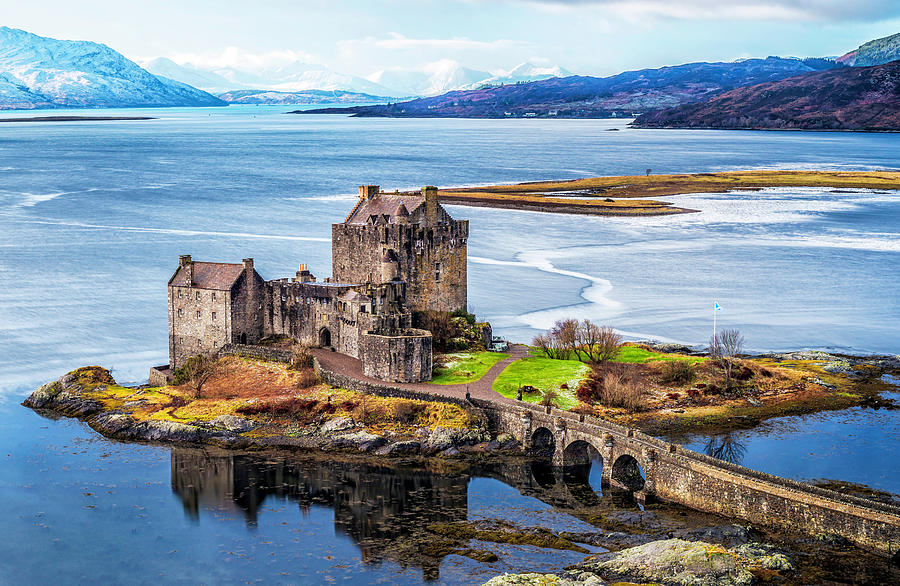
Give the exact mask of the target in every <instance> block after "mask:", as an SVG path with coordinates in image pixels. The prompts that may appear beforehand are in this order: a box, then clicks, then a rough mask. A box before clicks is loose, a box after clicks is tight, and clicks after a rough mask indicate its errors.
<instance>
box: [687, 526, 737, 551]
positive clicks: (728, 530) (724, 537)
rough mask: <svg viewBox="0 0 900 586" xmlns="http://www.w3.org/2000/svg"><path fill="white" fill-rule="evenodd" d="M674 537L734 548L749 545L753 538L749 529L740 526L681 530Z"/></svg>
mask: <svg viewBox="0 0 900 586" xmlns="http://www.w3.org/2000/svg"><path fill="white" fill-rule="evenodd" d="M671 536H672V537H677V538H679V539H684V540H685V541H705V542H706V543H718V544H719V545H724V546H725V547H734V546H736V545H743V544H745V543H748V542H749V541H750V540H751V539H752V538H753V536H752V535H751V531H750V529H749V528H747V527H741V526H740V525H716V526H713V527H700V528H698V529H681V530H678V531H674V532H672V535H671Z"/></svg>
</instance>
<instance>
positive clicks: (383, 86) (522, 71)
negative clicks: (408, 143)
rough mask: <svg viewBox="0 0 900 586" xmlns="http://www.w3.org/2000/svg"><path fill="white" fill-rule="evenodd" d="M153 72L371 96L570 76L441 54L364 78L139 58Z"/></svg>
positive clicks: (306, 69) (307, 67) (210, 85)
mask: <svg viewBox="0 0 900 586" xmlns="http://www.w3.org/2000/svg"><path fill="white" fill-rule="evenodd" d="M142 65H143V66H144V68H146V69H147V70H148V71H150V72H152V73H155V74H157V75H162V76H164V77H168V78H170V79H175V80H178V81H181V82H184V83H187V84H190V85H192V86H195V87H198V88H201V89H204V90H206V91H209V92H213V93H215V94H222V93H226V92H232V91H237V90H250V89H253V90H271V91H277V92H302V91H307V90H325V91H343V92H353V93H363V94H369V95H372V96H390V97H409V96H437V95H440V94H443V93H446V92H449V91H453V90H458V89H473V88H478V87H481V86H483V85H487V84H491V85H499V84H509V83H516V82H520V81H537V80H541V79H547V78H550V77H565V76H567V75H571V73H569V72H568V71H566V70H565V69H563V68H562V67H559V66H557V65H536V64H534V63H523V64H521V65H519V66H517V67H514V68H513V69H511V70H509V71H495V72H493V73H491V72H487V71H480V70H477V69H471V68H468V67H465V66H463V65H462V64H460V63H458V62H456V61H453V60H450V59H442V60H440V61H435V62H433V63H428V64H427V65H424V66H422V67H418V68H401V67H394V68H388V69H382V70H380V71H376V72H375V73H373V74H371V75H369V76H367V77H366V78H362V77H359V76H356V75H347V74H344V73H338V72H336V71H333V70H331V69H329V68H327V67H325V66H323V65H314V64H310V63H302V62H295V63H290V64H287V65H282V66H278V67H268V68H265V69H260V70H256V71H249V70H246V69H240V68H236V67H201V66H197V65H193V64H191V63H176V62H174V61H172V60H171V59H167V58H164V57H161V58H157V59H152V60H150V61H145V62H143V63H142Z"/></svg>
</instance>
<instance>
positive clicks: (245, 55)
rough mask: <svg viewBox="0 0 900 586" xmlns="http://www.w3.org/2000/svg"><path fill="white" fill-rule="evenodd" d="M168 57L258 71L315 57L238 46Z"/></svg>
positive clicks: (203, 65) (211, 66) (212, 66)
mask: <svg viewBox="0 0 900 586" xmlns="http://www.w3.org/2000/svg"><path fill="white" fill-rule="evenodd" d="M168 57H169V59H171V60H172V61H174V62H176V63H178V64H180V65H185V64H190V65H194V66H196V67H199V68H201V69H219V68H223V67H229V68H234V69H241V70H245V71H259V70H263V69H270V68H273V67H282V66H286V65H291V64H293V63H315V62H316V57H315V55H313V54H311V53H307V52H305V51H292V50H290V49H284V50H279V51H268V52H265V53H253V52H251V51H245V50H243V49H241V48H239V47H226V48H225V49H224V50H222V51H219V52H206V53H172V54H170V55H168Z"/></svg>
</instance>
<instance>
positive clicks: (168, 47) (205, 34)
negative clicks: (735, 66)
mask: <svg viewBox="0 0 900 586" xmlns="http://www.w3.org/2000/svg"><path fill="white" fill-rule="evenodd" d="M2 1H3V4H4V6H3V10H2V11H0V17H2V19H3V20H2V21H0V25H6V26H9V27H12V28H21V29H24V30H27V31H29V32H32V33H35V34H39V35H43V36H49V37H54V38H61V39H78V40H90V41H96V42H101V43H105V44H107V45H109V46H110V47H112V48H113V49H115V50H117V51H119V52H121V53H123V54H125V55H126V56H127V57H129V58H131V59H134V60H138V61H142V60H146V59H149V58H153V57H169V58H172V59H173V60H175V61H177V62H179V63H183V62H186V61H187V62H191V63H194V64H195V65H199V66H206V67H224V66H230V67H236V68H240V69H245V70H251V71H253V70H259V69H262V68H265V67H278V66H283V65H286V64H287V63H289V62H297V61H300V62H306V63H315V64H322V65H324V66H326V67H329V68H331V69H334V70H336V71H340V72H342V73H348V74H353V75H360V76H367V75H370V74H372V73H373V72H375V71H377V70H380V69H416V68H422V67H425V66H426V65H427V64H428V63H432V62H435V61H438V60H441V59H450V60H453V61H457V62H459V63H461V64H463V65H465V66H467V67H471V68H474V69H480V70H487V71H491V72H496V71H499V70H504V69H509V68H511V67H514V66H515V65H517V64H519V63H522V62H525V61H532V62H535V63H539V64H555V65H560V66H562V67H564V68H566V69H568V70H570V71H572V72H574V73H579V74H585V75H611V74H615V73H619V72H621V71H626V70H630V69H639V68H644V67H660V66H663V65H676V64H680V63H687V62H690V61H731V60H734V59H738V58H745V57H765V56H768V55H781V56H825V55H841V54H843V53H845V52H847V51H850V50H852V49H855V48H856V47H857V46H859V45H860V44H861V43H863V42H865V41H868V40H871V39H875V38H879V37H884V36H887V35H890V34H894V33H897V32H900V0H856V1H855V2H848V1H847V0H765V1H763V2H754V1H750V0H640V1H622V0H443V1H441V0H383V1H379V0H347V1H344V0H330V1H325V0H312V1H308V0H255V1H246V0H245V1H241V2H233V1H232V0H146V1H145V0H140V1H138V0H79V1H77V2H73V1H72V0H41V1H40V2H21V1H18V2H17V1H14V0H2Z"/></svg>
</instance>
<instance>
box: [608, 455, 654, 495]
mask: <svg viewBox="0 0 900 586" xmlns="http://www.w3.org/2000/svg"><path fill="white" fill-rule="evenodd" d="M612 479H613V480H615V481H616V482H617V483H618V484H619V485H621V486H623V487H624V488H626V489H628V490H630V491H632V492H637V491H639V490H641V489H642V488H644V484H645V483H646V482H647V481H646V478H644V471H643V469H641V465H640V464H638V461H637V460H636V459H635V458H634V456H629V455H627V454H626V455H624V456H619V457H618V458H616V462H615V463H614V464H613V468H612Z"/></svg>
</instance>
